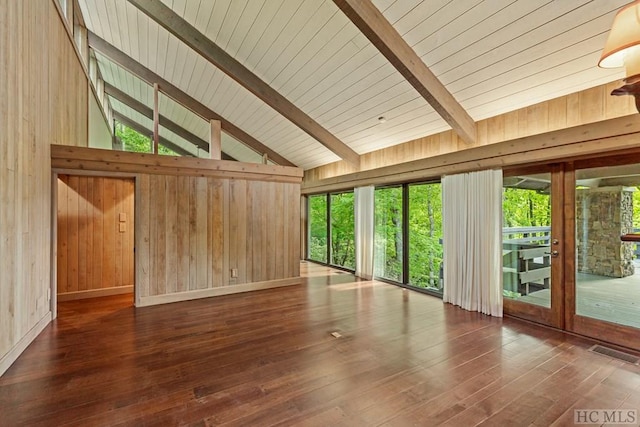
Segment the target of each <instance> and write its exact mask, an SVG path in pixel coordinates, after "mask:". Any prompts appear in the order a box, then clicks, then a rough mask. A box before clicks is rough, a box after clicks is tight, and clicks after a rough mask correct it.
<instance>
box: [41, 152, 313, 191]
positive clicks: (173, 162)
mask: <svg viewBox="0 0 640 427" xmlns="http://www.w3.org/2000/svg"><path fill="white" fill-rule="evenodd" d="M51 167H52V168H53V169H54V170H77V171H79V173H80V172H82V171H92V172H93V173H98V172H109V173H130V174H131V175H135V174H138V173H143V174H159V175H175V176H186V175H190V176H211V177H218V178H231V177H234V178H242V179H256V180H264V181H283V182H298V183H299V182H300V181H301V180H302V175H303V172H302V169H299V168H295V167H288V166H277V165H262V164H258V163H242V162H235V161H227V160H211V159H201V158H185V157H175V156H156V155H153V154H141V153H130V152H125V151H113V150H99V149H96V148H91V149H89V148H78V147H63V146H58V145H52V146H51Z"/></svg>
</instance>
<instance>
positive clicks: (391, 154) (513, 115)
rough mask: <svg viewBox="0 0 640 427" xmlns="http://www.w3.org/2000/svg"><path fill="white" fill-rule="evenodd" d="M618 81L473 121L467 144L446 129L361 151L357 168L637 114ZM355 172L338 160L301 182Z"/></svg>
mask: <svg viewBox="0 0 640 427" xmlns="http://www.w3.org/2000/svg"><path fill="white" fill-rule="evenodd" d="M621 85H622V82H620V81H615V82H611V83H609V84H606V85H602V86H597V87H595V88H592V89H587V90H584V91H582V92H577V93H573V94H570V95H567V96H563V97H560V98H557V99H552V100H550V101H546V102H542V103H540V104H536V105H532V106H529V107H526V108H523V109H520V110H516V111H512V112H509V113H506V114H502V115H499V116H496V117H491V118H488V119H485V120H480V121H478V122H477V128H478V140H477V142H476V144H474V145H469V144H466V143H465V142H463V141H462V140H461V139H460V138H458V136H457V135H456V134H455V133H454V132H453V131H445V132H442V133H439V134H436V135H430V136H426V137H424V138H419V139H416V140H413V141H409V142H406V143H404V144H399V145H396V146H393V147H388V148H384V149H381V150H377V151H372V152H370V153H364V154H362V156H361V166H360V170H372V169H376V168H379V167H383V166H390V165H395V164H400V163H405V162H409V161H412V160H417V159H424V158H428V157H433V156H437V155H440V154H447V153H452V152H456V151H461V150H466V149H469V148H473V147H481V146H486V145H490V144H495V143H497V142H502V141H508V140H512V139H516V138H522V137H526V136H530V135H537V134H541V133H545V132H551V131H554V130H558V129H563V128H565V127H572V126H579V125H584V124H588V123H595V122H599V121H602V120H607V119H612V118H616V117H622V116H626V115H630V114H637V110H636V108H635V104H634V98H633V97H632V96H611V95H610V93H611V91H612V90H613V89H615V88H617V87H620V86H621ZM354 172H357V171H356V170H355V168H354V167H353V166H351V165H350V164H348V163H347V162H345V161H338V162H335V163H331V164H328V165H324V166H320V167H318V168H314V169H310V170H307V171H305V176H304V180H305V182H314V181H320V180H323V179H326V178H331V177H335V176H340V175H346V174H350V173H354Z"/></svg>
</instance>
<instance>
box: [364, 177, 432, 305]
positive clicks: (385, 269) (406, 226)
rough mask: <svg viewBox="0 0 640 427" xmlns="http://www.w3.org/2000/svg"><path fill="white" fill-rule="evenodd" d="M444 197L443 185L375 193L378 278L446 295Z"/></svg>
mask: <svg viewBox="0 0 640 427" xmlns="http://www.w3.org/2000/svg"><path fill="white" fill-rule="evenodd" d="M441 194H442V193H441V187H440V183H439V182H436V183H428V184H404V185H397V186H390V187H380V188H377V189H376V190H375V260H374V275H375V276H376V277H378V278H380V279H385V280H389V281H391V282H394V283H398V284H401V285H403V286H410V287H413V288H417V289H421V290H428V291H430V292H436V293H438V294H440V293H442V288H443V284H444V283H443V277H442V255H443V251H442V196H441Z"/></svg>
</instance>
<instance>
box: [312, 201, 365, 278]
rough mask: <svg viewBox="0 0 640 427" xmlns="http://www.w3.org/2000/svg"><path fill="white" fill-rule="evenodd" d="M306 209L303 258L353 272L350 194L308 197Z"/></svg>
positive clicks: (353, 242) (353, 257)
mask: <svg viewBox="0 0 640 427" xmlns="http://www.w3.org/2000/svg"><path fill="white" fill-rule="evenodd" d="M308 209H309V212H308V215H309V224H308V232H309V234H308V248H309V249H308V254H307V258H308V259H309V260H311V261H316V262H320V263H323V264H329V265H332V266H335V267H341V268H345V269H348V270H354V269H355V267H356V263H355V259H356V248H355V223H354V196H353V191H346V192H341V193H332V194H326V193H325V194H317V195H313V196H309V198H308Z"/></svg>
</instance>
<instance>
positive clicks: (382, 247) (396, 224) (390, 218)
mask: <svg viewBox="0 0 640 427" xmlns="http://www.w3.org/2000/svg"><path fill="white" fill-rule="evenodd" d="M374 206H375V207H374V209H375V239H374V242H375V243H374V245H375V248H374V256H375V262H374V265H375V272H374V274H375V275H376V276H379V277H384V278H386V279H391V280H395V281H402V187H386V188H378V189H376V190H375V202H374Z"/></svg>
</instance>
